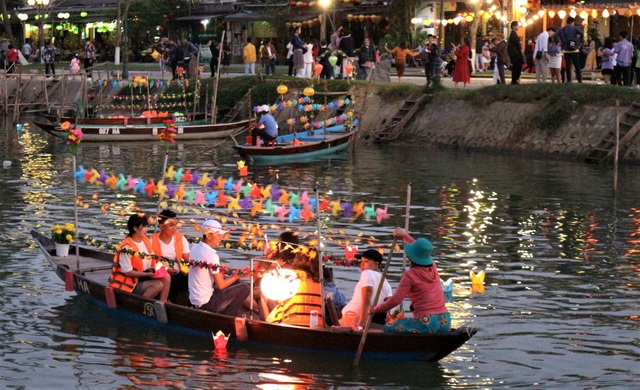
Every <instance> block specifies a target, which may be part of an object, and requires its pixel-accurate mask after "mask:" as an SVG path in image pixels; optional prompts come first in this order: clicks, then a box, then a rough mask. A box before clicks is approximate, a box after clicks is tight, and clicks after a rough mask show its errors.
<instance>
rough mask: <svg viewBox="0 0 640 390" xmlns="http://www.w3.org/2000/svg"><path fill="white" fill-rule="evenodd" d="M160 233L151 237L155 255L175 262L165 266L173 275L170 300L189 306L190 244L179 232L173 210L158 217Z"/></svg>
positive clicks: (178, 223) (166, 211)
mask: <svg viewBox="0 0 640 390" xmlns="http://www.w3.org/2000/svg"><path fill="white" fill-rule="evenodd" d="M158 225H159V226H160V232H159V233H154V234H152V235H151V247H152V248H153V253H155V254H156V255H158V256H162V257H165V258H167V259H170V260H174V261H173V262H168V263H167V264H165V266H166V267H167V271H168V272H169V275H171V289H170V290H169V300H170V301H171V302H173V303H180V304H184V305H187V303H188V302H189V297H188V293H189V278H188V277H187V274H188V273H189V265H188V264H187V262H188V261H189V242H188V241H187V239H186V237H185V236H184V235H183V234H182V233H180V232H179V231H178V227H179V226H180V225H181V223H180V221H179V220H178V219H177V218H176V213H174V212H173V211H171V210H163V211H162V212H161V213H160V215H158Z"/></svg>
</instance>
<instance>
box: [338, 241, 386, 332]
mask: <svg viewBox="0 0 640 390" xmlns="http://www.w3.org/2000/svg"><path fill="white" fill-rule="evenodd" d="M356 258H357V259H359V260H360V269H361V270H362V273H361V274H360V280H358V283H357V284H356V287H355V289H354V290H353V297H352V298H351V300H350V301H349V303H347V305H346V306H345V307H343V308H342V318H341V319H340V324H341V325H343V326H357V327H358V329H360V330H362V328H364V326H365V325H366V323H367V315H368V314H369V309H370V308H371V307H372V306H374V305H376V304H379V303H381V302H383V301H384V300H385V299H386V298H387V297H389V296H391V294H392V290H391V285H390V284H389V282H387V281H386V280H384V282H383V283H382V290H380V297H378V300H377V301H376V302H373V299H374V298H375V294H376V293H375V292H376V290H377V289H378V286H379V285H380V281H381V280H382V274H381V273H380V270H381V268H382V260H383V259H382V254H380V252H378V251H377V250H375V249H368V250H366V251H365V252H364V253H362V254H357V255H356ZM396 305H397V304H396ZM393 306H395V305H393ZM385 318H386V316H385V314H384V313H382V315H377V316H374V317H373V321H372V322H373V323H374V324H379V325H384V323H385Z"/></svg>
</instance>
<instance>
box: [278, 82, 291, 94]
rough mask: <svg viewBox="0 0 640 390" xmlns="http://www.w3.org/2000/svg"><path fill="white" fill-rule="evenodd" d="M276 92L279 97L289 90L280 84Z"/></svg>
mask: <svg viewBox="0 0 640 390" xmlns="http://www.w3.org/2000/svg"><path fill="white" fill-rule="evenodd" d="M276 91H278V93H279V94H280V95H284V94H285V93H287V92H289V88H288V87H287V86H286V85H284V84H280V85H278V88H276Z"/></svg>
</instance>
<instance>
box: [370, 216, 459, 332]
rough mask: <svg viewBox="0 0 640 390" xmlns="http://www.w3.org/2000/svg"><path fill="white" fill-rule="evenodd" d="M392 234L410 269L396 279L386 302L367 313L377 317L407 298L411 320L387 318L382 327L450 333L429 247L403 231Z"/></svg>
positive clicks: (400, 330) (448, 317) (426, 243)
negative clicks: (401, 241) (395, 288)
mask: <svg viewBox="0 0 640 390" xmlns="http://www.w3.org/2000/svg"><path fill="white" fill-rule="evenodd" d="M393 235H394V236H395V237H398V238H402V239H403V240H404V242H405V243H406V245H405V247H404V251H405V253H406V254H407V257H408V258H409V260H410V261H411V268H410V269H409V271H407V272H405V273H404V275H402V279H400V284H399V285H398V288H397V290H396V292H395V294H393V295H392V296H391V297H390V298H389V299H387V300H386V301H385V302H384V303H383V304H379V305H377V306H375V307H373V309H371V313H373V314H380V313H385V312H387V311H389V310H390V309H391V308H392V307H394V306H396V305H398V304H400V302H402V300H403V299H404V297H405V296H407V295H408V296H409V299H410V300H411V307H412V310H413V318H400V319H397V320H396V319H391V320H389V321H388V322H387V323H386V324H385V325H384V331H385V332H390V333H412V332H418V333H440V332H449V331H450V330H451V315H450V314H449V311H448V310H447V307H446V306H445V301H444V293H443V292H442V285H441V284H440V275H439V274H438V269H437V267H436V264H435V262H434V261H433V258H432V257H431V252H433V245H432V244H431V242H430V241H429V240H427V239H426V238H422V237H421V238H418V239H417V240H415V239H413V238H412V237H411V236H410V235H409V234H408V233H407V232H406V231H405V230H404V229H401V228H396V229H395V230H394V232H393Z"/></svg>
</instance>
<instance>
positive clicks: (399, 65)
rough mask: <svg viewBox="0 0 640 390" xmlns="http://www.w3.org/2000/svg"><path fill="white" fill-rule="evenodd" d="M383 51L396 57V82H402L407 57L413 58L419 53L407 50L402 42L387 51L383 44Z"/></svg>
mask: <svg viewBox="0 0 640 390" xmlns="http://www.w3.org/2000/svg"><path fill="white" fill-rule="evenodd" d="M384 49H385V50H386V51H387V53H389V54H391V55H394V56H396V71H397V72H398V82H399V83H401V82H402V78H403V77H404V69H405V68H406V67H407V56H411V57H415V56H417V55H419V54H420V53H419V52H417V51H416V52H414V51H412V50H409V49H407V44H406V43H405V42H404V41H402V42H400V44H399V45H398V46H396V47H394V48H393V49H391V50H389V48H388V47H387V44H386V43H385V44H384Z"/></svg>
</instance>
